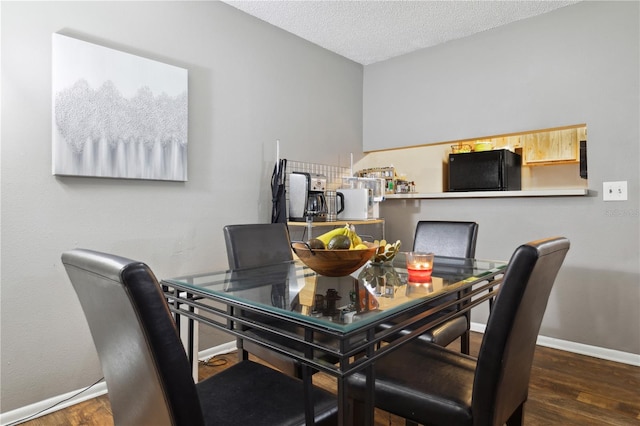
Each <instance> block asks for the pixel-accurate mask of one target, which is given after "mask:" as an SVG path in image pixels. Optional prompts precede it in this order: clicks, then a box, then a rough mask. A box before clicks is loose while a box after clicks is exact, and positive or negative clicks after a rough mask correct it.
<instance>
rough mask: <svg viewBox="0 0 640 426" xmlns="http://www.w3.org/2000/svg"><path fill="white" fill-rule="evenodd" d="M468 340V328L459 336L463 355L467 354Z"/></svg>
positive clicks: (469, 334) (469, 337)
mask: <svg viewBox="0 0 640 426" xmlns="http://www.w3.org/2000/svg"><path fill="white" fill-rule="evenodd" d="M470 340H471V333H470V332H469V330H467V331H466V332H465V333H464V334H463V335H462V336H460V352H462V353H463V354H465V355H469V350H470V348H469V346H470V345H471V343H470Z"/></svg>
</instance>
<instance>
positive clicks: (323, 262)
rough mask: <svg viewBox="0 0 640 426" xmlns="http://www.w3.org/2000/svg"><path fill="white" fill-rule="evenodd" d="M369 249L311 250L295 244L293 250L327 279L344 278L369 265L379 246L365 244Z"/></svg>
mask: <svg viewBox="0 0 640 426" xmlns="http://www.w3.org/2000/svg"><path fill="white" fill-rule="evenodd" d="M364 244H365V245H367V246H368V247H369V248H367V249H361V250H327V249H311V248H309V246H308V245H307V244H306V243H303V242H293V243H291V249H292V250H293V252H294V253H295V254H296V255H297V256H298V257H299V258H300V260H301V261H302V262H304V264H305V265H307V266H308V267H309V268H311V269H313V270H314V271H315V272H317V273H318V274H320V275H324V276H326V277H344V276H347V275H349V274H351V273H352V272H354V271H356V270H357V269H358V268H359V267H361V266H362V265H364V264H365V263H367V261H368V260H369V259H371V258H372V257H373V255H375V254H376V252H377V251H378V246H377V245H375V244H373V243H369V242H365V243H364Z"/></svg>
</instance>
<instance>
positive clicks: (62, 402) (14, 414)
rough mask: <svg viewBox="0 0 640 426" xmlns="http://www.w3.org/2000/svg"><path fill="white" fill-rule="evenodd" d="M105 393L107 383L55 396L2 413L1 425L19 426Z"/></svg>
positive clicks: (0, 417)
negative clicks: (14, 425)
mask: <svg viewBox="0 0 640 426" xmlns="http://www.w3.org/2000/svg"><path fill="white" fill-rule="evenodd" d="M105 393H107V384H106V383H105V382H100V383H98V384H96V385H94V386H92V387H91V388H89V389H87V390H85V391H84V392H83V389H79V390H75V391H71V392H67V393H65V394H63V395H58V396H54V397H51V398H48V399H45V400H43V401H40V402H36V403H34V404H29V405H26V406H24V407H20V408H17V409H15V410H12V411H7V412H6V413H0V425H2V426H7V425H11V424H13V423H16V424H18V423H22V422H23V421H27V420H33V419H36V418H38V417H42V416H45V415H47V414H51V413H53V412H55V411H58V410H62V409H63V408H67V407H71V406H72V405H75V404H79V403H81V402H83V401H87V400H89V399H92V398H96V397H98V396H100V395H104V394H105Z"/></svg>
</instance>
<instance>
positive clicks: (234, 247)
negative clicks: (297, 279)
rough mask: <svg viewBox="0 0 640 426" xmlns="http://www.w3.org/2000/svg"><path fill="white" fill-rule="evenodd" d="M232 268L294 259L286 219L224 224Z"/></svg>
mask: <svg viewBox="0 0 640 426" xmlns="http://www.w3.org/2000/svg"><path fill="white" fill-rule="evenodd" d="M224 240H225V243H226V246H227V259H228V261H229V269H240V268H253V267H257V266H263V265H271V264H276V263H281V262H287V261H290V260H293V255H292V254H291V242H290V239H289V231H288V229H287V225H286V224H285V223H256V224H248V225H227V226H225V227H224Z"/></svg>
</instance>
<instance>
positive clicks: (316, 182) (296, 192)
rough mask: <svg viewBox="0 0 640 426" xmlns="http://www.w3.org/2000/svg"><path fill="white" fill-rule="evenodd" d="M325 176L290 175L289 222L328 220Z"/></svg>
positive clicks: (300, 173) (310, 174)
mask: <svg viewBox="0 0 640 426" xmlns="http://www.w3.org/2000/svg"><path fill="white" fill-rule="evenodd" d="M326 189H327V178H326V176H324V175H319V174H313V173H304V172H292V173H290V174H289V220H291V221H297V222H300V221H301V222H304V221H306V220H307V219H309V220H311V221H314V222H324V221H326V220H327V202H326V199H325V196H324V192H325V190H326Z"/></svg>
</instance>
